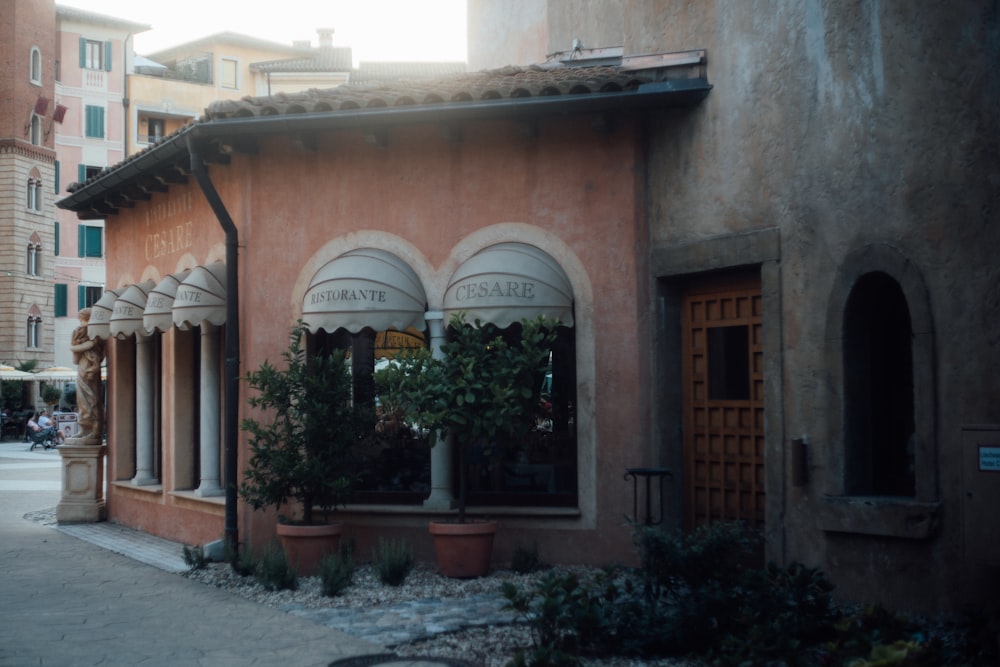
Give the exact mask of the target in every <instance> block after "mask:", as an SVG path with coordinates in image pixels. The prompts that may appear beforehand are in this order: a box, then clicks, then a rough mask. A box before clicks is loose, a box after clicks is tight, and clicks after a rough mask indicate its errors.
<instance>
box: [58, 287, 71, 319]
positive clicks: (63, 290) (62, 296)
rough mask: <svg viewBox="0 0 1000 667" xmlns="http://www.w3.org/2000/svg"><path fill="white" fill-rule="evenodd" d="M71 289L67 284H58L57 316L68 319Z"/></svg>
mask: <svg viewBox="0 0 1000 667" xmlns="http://www.w3.org/2000/svg"><path fill="white" fill-rule="evenodd" d="M68 292H69V288H68V286H67V285H66V283H56V302H55V316H56V317H66V312H67V301H68V299H69V295H68Z"/></svg>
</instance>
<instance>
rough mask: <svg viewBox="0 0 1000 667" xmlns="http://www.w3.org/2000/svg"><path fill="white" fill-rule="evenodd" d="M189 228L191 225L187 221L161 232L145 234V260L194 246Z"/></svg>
mask: <svg viewBox="0 0 1000 667" xmlns="http://www.w3.org/2000/svg"><path fill="white" fill-rule="evenodd" d="M191 228H192V223H191V222H190V221H189V222H185V223H184V224H182V225H176V226H174V227H169V228H168V229H166V230H164V231H161V232H154V233H152V234H146V259H147V260H150V259H156V258H157V257H163V256H164V255H169V254H172V253H175V252H180V251H181V250H185V249H187V248H190V247H191V246H192V245H194V242H193V241H192V239H191Z"/></svg>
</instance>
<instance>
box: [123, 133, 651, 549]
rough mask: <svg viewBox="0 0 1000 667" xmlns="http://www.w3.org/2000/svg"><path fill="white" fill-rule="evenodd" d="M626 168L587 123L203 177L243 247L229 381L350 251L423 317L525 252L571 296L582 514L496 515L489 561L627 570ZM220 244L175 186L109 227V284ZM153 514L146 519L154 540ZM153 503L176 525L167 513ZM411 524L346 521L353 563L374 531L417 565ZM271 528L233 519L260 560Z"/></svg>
mask: <svg viewBox="0 0 1000 667" xmlns="http://www.w3.org/2000/svg"><path fill="white" fill-rule="evenodd" d="M641 159H642V154H641V151H640V147H639V144H638V142H637V135H636V127H635V126H634V124H633V123H631V122H630V121H629V120H628V119H627V118H623V119H622V122H621V123H620V124H619V125H618V129H617V130H616V131H615V132H613V133H610V134H604V133H598V132H594V131H593V130H592V129H591V126H590V122H589V119H586V118H584V119H572V118H569V119H567V118H562V119H558V120H553V121H543V122H541V123H540V124H539V128H538V134H537V136H536V137H531V136H524V135H523V134H522V133H521V132H520V128H519V127H518V126H517V125H515V124H514V123H510V122H488V123H487V122H481V123H471V124H467V125H463V127H462V138H461V141H458V142H454V141H449V140H448V139H446V138H444V137H442V136H441V133H440V131H439V128H437V127H434V126H417V127H414V128H407V129H398V130H392V131H391V132H390V133H389V139H388V142H387V144H386V145H385V146H384V147H380V146H378V145H373V144H371V143H369V142H367V141H365V139H364V136H363V135H362V133H361V132H356V131H345V132H338V133H334V134H320V135H318V137H317V142H316V146H315V150H309V149H304V148H303V147H302V145H301V143H300V142H298V141H295V138H294V137H287V136H283V137H276V138H265V139H263V140H262V142H261V145H260V149H259V152H258V153H256V154H254V155H246V154H241V153H239V152H236V153H234V154H233V156H232V163H231V164H230V165H228V166H211V167H210V174H211V178H212V180H213V182H214V184H215V186H216V188H218V191H219V193H220V195H221V197H222V200H223V202H224V204H225V206H226V208H227V209H228V211H229V213H230V215H231V216H232V218H233V220H234V221H235V223H236V224H237V226H238V227H239V233H240V259H239V262H240V264H239V272H240V281H241V284H240V310H241V318H240V327H241V330H240V335H241V341H242V347H241V360H242V369H241V372H243V373H245V372H246V371H247V370H248V369H252V368H256V367H257V366H259V365H260V363H261V362H263V361H264V360H265V359H270V360H272V361H277V360H278V359H279V358H280V354H281V352H282V350H283V349H284V348H285V346H286V344H287V335H288V328H289V327H290V326H291V325H292V324H293V323H294V321H295V320H296V318H297V317H299V316H300V315H301V298H302V294H303V291H304V287H305V286H307V285H308V281H309V279H310V278H311V277H312V274H313V272H314V271H315V270H316V269H318V268H319V267H321V266H322V265H323V263H325V262H327V261H330V260H332V259H334V258H335V257H336V256H337V255H338V254H339V253H341V252H344V251H346V250H347V249H350V248H352V247H359V246H365V245H376V246H377V247H382V248H384V249H388V250H390V251H392V252H395V253H396V254H398V255H399V256H400V257H402V258H403V259H404V260H406V261H407V262H408V263H410V265H411V266H412V267H413V268H414V269H415V271H416V272H417V273H418V275H419V276H420V278H421V280H422V281H423V282H424V287H425V290H426V291H427V296H428V307H429V308H430V309H431V310H435V309H438V310H439V309H440V308H441V305H442V301H441V300H442V297H443V294H444V289H445V287H446V286H447V282H448V279H449V277H450V276H451V274H452V272H453V271H454V270H455V269H456V268H457V267H458V266H459V264H460V263H461V262H462V261H464V260H465V259H468V257H470V256H471V255H472V254H474V253H475V252H476V251H478V250H480V249H482V248H483V247H486V246H488V245H490V244H492V243H496V242H501V241H521V242H524V243H530V244H532V245H536V246H538V247H540V248H542V249H543V250H545V251H546V252H547V253H549V254H550V255H551V256H552V257H553V258H555V259H556V260H557V261H558V262H559V263H560V265H561V266H562V268H563V269H564V270H565V271H566V273H567V275H568V276H569V278H570V280H571V282H572V283H573V287H574V305H575V315H574V317H575V321H576V329H577V377H578V387H577V401H578V404H577V408H578V412H577V414H578V419H579V424H578V432H579V433H580V435H579V438H580V441H581V442H583V443H584V444H582V445H581V446H580V447H579V449H580V454H579V457H580V458H579V463H578V480H579V485H580V493H579V495H580V507H579V512H578V514H577V515H567V513H566V512H561V513H560V512H556V513H551V512H550V513H548V515H546V513H545V512H544V511H543V512H542V513H541V516H539V515H538V514H539V513H538V512H535V513H532V512H530V511H529V512H528V513H527V514H525V513H523V512H521V513H518V512H514V513H513V515H507V516H505V517H504V518H503V519H502V526H503V530H504V531H505V532H504V536H503V538H502V539H501V538H498V542H497V549H496V553H495V558H496V559H497V560H499V561H503V560H505V559H509V557H510V554H511V553H512V551H513V549H514V547H515V546H516V545H526V544H531V543H532V542H534V541H537V542H538V544H539V547H540V548H541V549H542V550H543V553H545V554H546V558H551V559H553V560H554V561H560V560H562V561H580V560H581V559H582V560H585V561H586V560H590V561H593V562H602V563H606V562H610V561H621V560H626V559H628V558H630V557H631V556H632V546H631V540H630V536H629V534H628V532H627V530H625V529H624V526H623V516H624V515H625V514H626V513H630V512H631V508H632V505H631V504H632V496H631V487H630V486H629V485H627V484H626V483H625V482H624V481H623V479H622V477H623V474H624V470H625V468H626V467H628V466H635V465H648V464H649V459H648V457H649V447H648V442H649V440H648V434H647V433H646V431H647V426H646V424H647V423H648V420H646V419H644V418H643V415H644V414H647V413H648V410H649V397H648V395H646V394H643V393H640V392H639V391H638V387H637V385H636V383H635V378H636V377H640V376H641V375H642V374H643V373H646V372H648V371H647V370H646V365H647V360H646V359H645V358H644V357H643V355H642V354H640V353H639V350H640V349H645V347H646V345H645V343H642V341H643V340H644V338H645V337H646V336H647V335H648V333H647V331H648V327H645V326H639V327H637V326H636V324H635V323H636V322H637V321H643V320H644V318H645V315H643V314H642V313H643V312H644V309H645V305H646V304H647V303H648V300H649V295H648V293H647V291H646V290H647V288H646V281H645V280H644V279H641V278H638V277H637V276H643V275H645V268H644V267H643V268H641V269H640V267H639V265H642V264H643V260H642V259H641V257H642V254H641V253H639V252H637V251H638V249H639V248H641V247H642V245H643V243H644V240H645V238H647V236H648V230H647V229H646V227H645V216H644V215H643V211H642V207H641V205H642V202H643V201H644V200H643V197H642V185H641V183H642V165H641ZM164 202H171V203H169V204H165V203H164ZM188 223H190V225H189V224H188ZM171 233H172V234H173V238H174V246H172V247H166V246H165V247H163V249H162V251H161V252H150V251H149V248H154V247H159V246H157V245H156V244H155V243H153V242H152V241H151V235H156V234H159V235H161V236H163V235H169V234H171ZM177 239H182V240H181V241H180V242H178V240H177ZM221 242H222V232H221V229H220V226H219V224H218V222H217V221H216V219H215V217H214V216H213V215H212V214H211V212H210V211H209V210H208V208H207V206H206V205H205V203H204V200H203V197H202V196H201V195H200V194H199V192H198V190H197V187H196V186H195V185H194V183H193V181H192V182H191V183H189V184H187V185H178V186H173V187H171V190H170V193H169V197H168V198H163V197H154V199H153V200H152V201H151V202H149V203H143V202H140V203H138V204H137V206H136V208H135V209H132V210H123V211H122V213H121V215H119V216H115V218H114V219H113V220H112V221H110V222H109V265H108V273H109V281H115V282H118V283H120V284H124V283H129V282H134V281H138V280H140V279H142V278H145V277H157V276H163V275H166V274H168V273H171V272H174V271H177V270H178V269H179V268H183V267H184V266H187V265H190V262H193V263H197V264H202V263H206V262H207V261H210V260H211V259H212V257H211V255H212V253H213V252H217V251H218V249H219V244H220V243H221ZM151 244H152V245H151ZM637 263H638V264H637ZM112 276H114V277H113V278H112ZM171 335H173V334H171ZM165 340H166V339H165ZM115 344H116V345H118V343H117V342H116V343H115ZM165 345H167V343H166V342H165ZM168 382H169V380H168ZM115 391H117V389H116V390H115ZM170 431H171V426H170V425H169V424H167V425H166V426H165V427H164V430H163V432H164V438H165V439H164V443H165V445H164V447H165V452H164V460H165V465H169V462H170V461H171V458H170V453H169V452H168V451H166V448H167V447H168V446H169V445H168V444H167V443H169V442H170V440H171V438H173V437H177V435H178V434H172V433H171V432H170ZM125 437H127V434H126V436H125ZM123 442H124V441H123ZM244 465H245V459H244V458H243V457H241V461H240V466H239V467H240V469H241V470H242V467H243V466H244ZM164 484H165V485H167V484H169V482H168V481H167V480H166V479H165V480H164ZM112 493H119V494H121V495H122V496H124V495H125V493H124V492H122V491H120V490H112ZM129 497H130V498H131V499H132V500H133V501H134V500H135V499H136V497H137V494H135V493H132V492H129ZM157 502H158V501H157ZM185 502H187V503H189V504H190V499H186V500H185ZM163 504H164V503H159V504H155V507H154V506H151V507H150V508H148V511H149V513H151V514H155V515H156V516H157V517H158V521H161V522H164V523H165V521H164V520H163V518H162V514H163V513H164V512H168V510H165V509H164V508H163V507H162V506H161V505H163ZM165 504H166V505H167V506H168V507H169V506H170V505H171V504H174V505H176V506H177V509H176V510H175V511H177V512H180V511H181V510H183V509H184V508H183V507H181V506H180V504H179V503H178V502H176V501H173V500H170V499H168V500H167V501H166V502H165ZM116 507H118V508H120V509H121V512H120V514H117V516H118V517H119V518H122V517H125V518H127V519H128V520H132V521H134V520H138V518H139V515H138V514H137V513H136V512H135V510H134V508H132V509H129V510H127V511H126V510H125V509H124V507H123V506H122V505H121V504H120V503H115V502H110V503H109V508H110V509H109V511H110V512H111V514H112V516H115V515H116V512H118V510H116ZM416 510H417V511H416V513H414V509H413V508H409V509H407V510H405V511H403V512H399V511H393V510H387V511H385V512H381V513H376V515H374V516H373V515H372V514H370V513H368V514H352V513H351V512H350V511H348V512H347V513H346V514H345V515H344V516H345V518H346V519H347V520H348V521H349V523H350V524H351V525H352V530H354V531H355V533H356V535H357V536H358V537H360V540H361V541H360V545H361V546H362V547H364V545H365V544H366V543H367V542H366V540H367V541H368V542H371V541H373V540H374V535H375V533H374V532H373V531H374V530H375V529H374V528H373V526H379V527H380V528H379V529H381V530H386V529H387V527H388V529H389V530H392V531H394V532H393V534H404V533H405V531H407V530H409V531H412V533H413V535H414V541H415V545H414V546H415V548H416V549H417V552H418V554H420V555H422V556H423V557H426V558H430V557H431V552H430V546H431V545H430V538H429V536H428V535H427V534H426V520H427V516H426V515H424V516H423V517H421V516H420V510H419V507H418V508H416ZM168 513H169V512H168ZM518 514H520V516H518ZM532 514H534V515H535V516H531V515H532ZM178 516H181V514H178ZM184 516H185V521H188V522H190V521H191V519H190V517H189V516H187V515H184ZM204 520H205V521H209V522H211V521H215V519H211V518H208V517H205V519H204ZM273 522H274V515H273V514H268V515H262V514H259V513H257V514H255V513H252V512H251V511H250V510H249V509H247V508H244V510H243V511H242V513H241V525H240V529H241V531H244V534H245V535H246V536H247V537H248V538H249V539H251V541H252V542H253V543H255V544H264V543H266V541H267V540H268V539H270V534H271V530H272V529H273ZM194 523H197V522H194ZM396 531H404V533H398V532H396Z"/></svg>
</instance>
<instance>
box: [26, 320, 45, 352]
mask: <svg viewBox="0 0 1000 667" xmlns="http://www.w3.org/2000/svg"><path fill="white" fill-rule="evenodd" d="M41 340H42V318H41V317H35V316H29V317H28V337H27V341H26V343H27V345H28V347H41Z"/></svg>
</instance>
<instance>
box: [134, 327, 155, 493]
mask: <svg viewBox="0 0 1000 667" xmlns="http://www.w3.org/2000/svg"><path fill="white" fill-rule="evenodd" d="M150 348H151V346H150V344H149V338H148V337H146V336H140V335H139V334H136V336H135V477H133V478H132V483H133V484H135V485H136V486H148V485H150V484H156V483H157V482H159V481H160V480H158V479H157V478H156V476H155V475H154V474H153V397H154V393H153V367H152V363H151V359H150V357H151V355H152V352H151V350H150Z"/></svg>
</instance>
